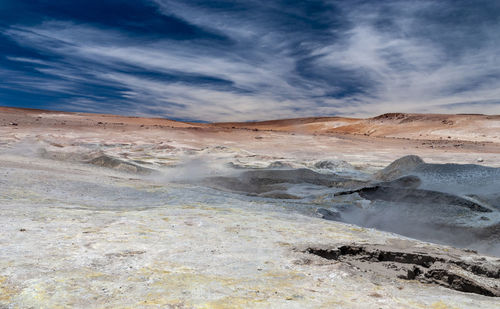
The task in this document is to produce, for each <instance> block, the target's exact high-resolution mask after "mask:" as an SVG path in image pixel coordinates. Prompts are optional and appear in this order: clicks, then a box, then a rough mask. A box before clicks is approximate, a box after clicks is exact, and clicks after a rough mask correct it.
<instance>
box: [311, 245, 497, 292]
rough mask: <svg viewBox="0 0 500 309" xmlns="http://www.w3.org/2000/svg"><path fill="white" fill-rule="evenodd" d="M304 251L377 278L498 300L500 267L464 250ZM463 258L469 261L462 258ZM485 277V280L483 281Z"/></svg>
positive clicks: (343, 247)
mask: <svg viewBox="0 0 500 309" xmlns="http://www.w3.org/2000/svg"><path fill="white" fill-rule="evenodd" d="M302 252H304V253H307V254H312V255H316V256H319V257H321V258H323V259H328V260H335V261H340V262H342V263H345V264H348V265H350V266H352V267H354V268H355V269H357V270H359V271H363V272H370V273H374V274H375V275H376V276H377V277H382V278H387V279H389V280H390V279H392V278H400V279H404V280H418V281H420V282H422V283H425V284H435V285H440V286H444V287H446V288H449V289H453V290H457V291H461V292H466V293H475V294H480V295H484V296H492V297H499V296H500V287H499V285H498V283H499V282H498V279H500V265H499V263H498V261H497V262H492V261H491V262H490V261H488V260H486V259H484V258H482V257H480V256H477V255H476V254H474V253H472V254H471V253H470V252H467V251H464V250H457V249H450V250H448V252H447V251H443V250H438V249H430V248H426V250H418V249H413V248H412V246H407V245H404V246H398V245H392V246H389V245H360V244H348V245H341V246H337V247H309V248H306V249H305V250H303V251H302ZM461 256H465V257H467V259H462V258H460V257H461ZM482 278H484V279H486V280H481V279H482Z"/></svg>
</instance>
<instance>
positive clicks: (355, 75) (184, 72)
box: [0, 0, 500, 121]
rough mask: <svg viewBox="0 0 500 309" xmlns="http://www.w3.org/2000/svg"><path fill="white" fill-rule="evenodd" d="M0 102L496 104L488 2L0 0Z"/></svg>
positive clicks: (497, 70) (327, 109)
mask: <svg viewBox="0 0 500 309" xmlns="http://www.w3.org/2000/svg"><path fill="white" fill-rule="evenodd" d="M0 105H1V106H13V107H30V108H41V109H51V110H61V111H76V112H93V113H111V114H121V115H134V116H153V117H164V118H170V119H176V120H191V121H251V120H265V119H279V118H295V117H307V116H335V115H337V116H349V117H369V116H375V115H378V114H383V113H388V112H420V113H484V114H500V1H496V0H435V1H427V0H419V1H414V0H412V1H407V0H394V1H392V0H386V1H378V0H364V1H362V0H343V1H341V0H339V1H320V0H309V1H285V0H282V1H280V0H244V1H225V0H215V1H201V0H199V1H191V0H98V1H96V0H71V1H56V0H38V1H35V0H31V1H30V0H0Z"/></svg>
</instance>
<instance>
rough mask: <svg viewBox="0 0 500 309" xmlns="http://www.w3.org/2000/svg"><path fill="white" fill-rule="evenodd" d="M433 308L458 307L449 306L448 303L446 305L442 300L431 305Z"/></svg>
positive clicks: (451, 308)
mask: <svg viewBox="0 0 500 309" xmlns="http://www.w3.org/2000/svg"><path fill="white" fill-rule="evenodd" d="M431 308H432V309H455V308H457V307H454V306H453V307H452V306H449V305H447V304H446V303H444V302H443V301H442V300H440V301H438V302H435V303H432V304H431Z"/></svg>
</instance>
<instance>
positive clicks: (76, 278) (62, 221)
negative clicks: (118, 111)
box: [0, 108, 500, 308]
mask: <svg viewBox="0 0 500 309" xmlns="http://www.w3.org/2000/svg"><path fill="white" fill-rule="evenodd" d="M499 137H500V117H497V116H483V115H415V114H386V115H382V116H379V117H375V118H371V119H349V118H338V117H328V118H307V119H291V120H278V121H267V122H258V123H220V124H199V123H185V122H176V121H171V120H165V119H147V118H137V117H123V116H112V115H93V114H76V113H62V112H49V111H41V110H21V109H14V108H0V176H1V177H0V213H1V216H0V220H1V222H0V224H1V226H2V228H1V230H0V231H1V232H0V246H1V248H2V250H0V307H5V308H30V307H32V308H42V307H43V308H55V307H80V308H150V307H151V308H226V307H230V308H235V307H236V308H237V307H242V308H247V307H264V308H269V307H278V308H279V307H283V308H308V307H327V308H493V307H495V306H496V305H497V303H498V298H496V297H498V296H500V258H499V257H500V215H499V214H500V191H499V187H498V184H500V160H499V159H500V142H499V140H498V139H499Z"/></svg>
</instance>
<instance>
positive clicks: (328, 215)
mask: <svg viewBox="0 0 500 309" xmlns="http://www.w3.org/2000/svg"><path fill="white" fill-rule="evenodd" d="M316 214H318V216H319V217H320V218H322V219H325V220H331V221H342V216H341V215H340V213H339V212H336V211H331V210H329V209H325V208H318V209H317V210H316Z"/></svg>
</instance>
